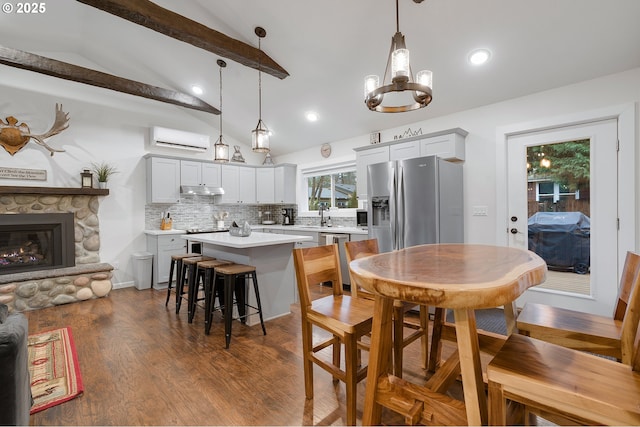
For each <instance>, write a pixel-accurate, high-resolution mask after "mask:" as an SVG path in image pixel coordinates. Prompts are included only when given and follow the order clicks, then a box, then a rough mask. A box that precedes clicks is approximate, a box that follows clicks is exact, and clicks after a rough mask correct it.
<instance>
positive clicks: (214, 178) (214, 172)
mask: <svg viewBox="0 0 640 427" xmlns="http://www.w3.org/2000/svg"><path fill="white" fill-rule="evenodd" d="M202 185H206V186H207V187H222V165H219V164H217V163H202Z"/></svg>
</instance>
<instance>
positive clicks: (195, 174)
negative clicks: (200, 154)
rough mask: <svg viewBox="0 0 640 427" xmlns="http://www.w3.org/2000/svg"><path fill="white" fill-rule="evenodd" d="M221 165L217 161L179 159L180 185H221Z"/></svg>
mask: <svg viewBox="0 0 640 427" xmlns="http://www.w3.org/2000/svg"><path fill="white" fill-rule="evenodd" d="M221 170H222V166H221V165H219V164H217V163H206V162H196V161H191V160H181V161H180V183H181V185H205V186H207V187H221V186H222V185H221Z"/></svg>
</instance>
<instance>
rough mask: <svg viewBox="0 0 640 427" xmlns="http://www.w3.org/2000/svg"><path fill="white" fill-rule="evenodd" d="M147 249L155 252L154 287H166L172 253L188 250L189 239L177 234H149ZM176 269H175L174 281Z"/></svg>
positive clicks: (181, 252)
mask: <svg viewBox="0 0 640 427" xmlns="http://www.w3.org/2000/svg"><path fill="white" fill-rule="evenodd" d="M147 251H148V252H150V253H152V254H153V281H152V284H153V287H154V288H156V289H157V288H166V287H167V283H168V282H169V268H170V266H171V255H176V254H183V253H185V252H186V251H187V241H186V240H184V239H182V238H180V236H179V235H177V234H166V235H151V234H147ZM176 273H177V272H176V271H174V283H175V276H176Z"/></svg>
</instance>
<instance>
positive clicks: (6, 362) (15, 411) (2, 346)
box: [0, 304, 32, 426]
mask: <svg viewBox="0 0 640 427" xmlns="http://www.w3.org/2000/svg"><path fill="white" fill-rule="evenodd" d="M28 337H29V323H28V321H27V318H26V317H25V316H24V315H23V314H21V313H14V314H9V310H8V308H7V306H6V305H2V304H0V425H25V426H28V425H29V411H30V410H31V404H32V399H31V381H30V379H29V365H28V364H29V355H28V350H27V339H28Z"/></svg>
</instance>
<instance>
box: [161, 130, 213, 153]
mask: <svg viewBox="0 0 640 427" xmlns="http://www.w3.org/2000/svg"><path fill="white" fill-rule="evenodd" d="M150 131H151V145H155V146H157V147H166V148H176V149H179V150H192V151H207V149H208V148H209V147H210V146H211V139H210V138H209V135H202V134H199V133H193V132H186V131H183V130H177V129H169V128H163V127H159V126H154V127H152V128H151V129H150Z"/></svg>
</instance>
